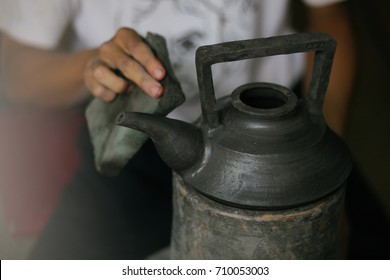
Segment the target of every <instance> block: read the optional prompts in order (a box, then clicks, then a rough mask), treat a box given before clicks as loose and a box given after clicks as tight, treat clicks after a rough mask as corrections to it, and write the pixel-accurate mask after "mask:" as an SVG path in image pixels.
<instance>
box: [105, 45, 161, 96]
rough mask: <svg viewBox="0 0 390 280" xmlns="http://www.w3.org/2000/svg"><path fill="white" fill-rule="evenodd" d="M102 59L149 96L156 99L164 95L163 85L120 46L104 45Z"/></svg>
mask: <svg viewBox="0 0 390 280" xmlns="http://www.w3.org/2000/svg"><path fill="white" fill-rule="evenodd" d="M100 58H101V59H102V60H104V62H105V63H107V64H108V65H109V66H110V67H112V68H116V69H119V70H120V71H121V72H122V74H123V75H124V76H125V77H126V78H127V79H129V80H131V81H132V82H134V83H135V84H136V85H137V86H138V87H140V88H141V89H142V90H143V91H145V92H146V93H147V94H148V95H150V96H152V97H155V98H158V97H160V96H161V95H162V93H163V88H162V86H161V84H160V83H159V82H158V81H156V80H155V79H154V78H152V76H150V74H148V73H147V72H146V70H145V68H144V67H143V66H142V65H141V64H140V63H139V62H138V61H136V60H134V59H133V58H132V57H130V56H129V55H128V54H126V53H125V52H124V51H123V50H122V49H121V48H120V47H119V46H117V45H115V44H112V43H106V44H103V45H102V46H101V48H100Z"/></svg>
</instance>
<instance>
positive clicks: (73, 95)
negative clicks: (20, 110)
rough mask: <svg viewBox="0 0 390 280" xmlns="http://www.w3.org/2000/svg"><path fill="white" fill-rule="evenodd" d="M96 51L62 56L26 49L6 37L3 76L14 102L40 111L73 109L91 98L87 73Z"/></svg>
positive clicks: (55, 53) (3, 48) (11, 99)
mask: <svg viewBox="0 0 390 280" xmlns="http://www.w3.org/2000/svg"><path fill="white" fill-rule="evenodd" d="M94 55H96V50H86V51H81V52H77V53H71V54H68V53H62V52H56V51H47V50H40V49H36V48H31V47H26V46H24V45H22V44H19V43H18V42H16V41H14V40H12V39H10V38H9V37H7V36H5V37H4V38H3V41H2V58H1V60H2V75H3V79H4V87H5V94H6V96H7V98H8V99H9V100H10V101H11V102H15V103H22V104H28V105H34V106H40V107H57V108H58V107H69V106H73V105H77V104H79V103H81V102H83V101H85V100H87V99H88V98H89V96H90V94H89V93H88V91H87V89H86V88H85V86H84V80H83V72H84V69H85V65H86V63H87V61H89V59H90V58H91V57H92V56H94Z"/></svg>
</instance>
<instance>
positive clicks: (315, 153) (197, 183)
mask: <svg viewBox="0 0 390 280" xmlns="http://www.w3.org/2000/svg"><path fill="white" fill-rule="evenodd" d="M335 47H336V43H335V41H334V40H333V39H332V38H330V37H329V36H328V35H327V34H324V33H300V34H293V35H284V36H277V37H271V38H261V39H252V40H244V41H234V42H227V43H221V44H216V45H210V46H202V47H200V48H199V49H198V50H197V52H196V67H197V75H198V85H199V92H200V101H201V106H202V116H201V118H200V120H199V121H198V122H197V123H196V124H190V123H186V122H183V121H179V120H174V119H169V118H165V117H162V116H157V115H152V114H145V113H135V112H131V113H129V112H123V113H121V114H119V116H118V117H117V124H119V125H121V126H126V127H130V128H133V129H136V130H140V131H143V132H145V133H146V134H148V135H149V137H150V138H151V139H152V140H153V142H154V143H155V146H156V148H157V151H158V152H159V154H160V156H161V158H162V159H163V160H164V161H165V162H166V163H167V165H168V166H170V167H171V168H172V170H173V171H174V172H176V173H177V174H179V175H180V176H181V177H182V179H183V181H184V182H185V183H186V184H188V185H190V186H191V187H193V188H194V189H195V190H197V191H199V192H200V193H202V194H204V195H205V196H207V197H209V198H211V199H214V200H216V201H219V202H222V203H225V204H228V205H232V206H235V207H240V208H250V209H282V208H289V207H295V206H299V205H304V204H308V203H311V202H313V201H316V200H319V199H321V198H322V197H324V196H326V195H328V194H330V193H332V192H333V191H335V190H336V189H338V188H339V187H340V186H341V185H342V184H343V183H344V182H345V180H346V179H347V177H348V175H349V172H350V169H351V159H350V155H349V152H348V150H347V148H346V147H345V145H344V143H343V142H342V140H341V139H340V138H339V137H338V136H337V135H336V134H335V133H334V132H332V131H331V130H330V129H329V127H328V126H327V124H326V122H325V120H324V117H323V114H322V107H323V102H324V97H325V94H326V90H327V86H328V81H329V74H330V70H331V66H332V60H333V55H334V52H335ZM309 51H312V52H315V59H314V65H313V73H312V80H311V84H310V87H309V90H308V92H307V94H306V95H305V97H303V98H298V97H297V96H296V94H295V93H294V92H292V91H291V90H290V89H288V88H285V87H283V86H280V85H276V84H270V83H263V82H258V83H250V84H245V85H242V86H240V87H238V88H237V89H235V90H234V91H233V93H231V95H230V96H229V97H227V98H222V99H220V100H218V101H217V100H216V98H215V94H214V86H213V77H212V72H211V65H213V64H215V63H221V62H228V61H237V60H244V59H252V58H260V57H266V56H273V55H281V54H291V53H298V52H309ZM151 172H153V171H151Z"/></svg>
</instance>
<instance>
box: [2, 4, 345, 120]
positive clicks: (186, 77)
mask: <svg viewBox="0 0 390 280" xmlns="http://www.w3.org/2000/svg"><path fill="white" fill-rule="evenodd" d="M306 1H307V2H310V4H311V5H316V3H317V6H318V5H324V4H329V3H334V2H339V1H342V0H306ZM311 2H316V3H311ZM0 5H1V6H0V28H1V30H2V31H3V32H6V33H8V34H9V35H10V36H12V37H14V38H15V39H17V40H19V41H21V42H23V43H27V44H30V45H33V46H35V47H40V48H46V49H55V48H57V47H58V45H59V43H60V41H61V38H62V36H63V34H64V31H65V30H66V28H67V27H68V26H69V25H71V26H72V27H73V30H74V37H73V40H72V48H73V50H79V49H83V48H95V47H98V46H99V45H100V44H102V43H103V42H105V41H107V40H109V39H110V38H112V37H113V35H114V34H115V32H116V30H117V29H118V28H119V27H122V26H126V27H131V28H134V29H135V30H137V31H138V32H139V33H140V34H141V35H145V34H146V32H148V31H151V32H154V33H159V34H161V35H163V36H164V37H165V38H166V40H167V43H168V49H169V52H170V59H171V62H172V64H173V67H174V69H175V73H176V75H177V77H178V78H179V80H180V82H181V84H182V87H183V90H184V92H185V94H186V97H187V100H186V103H185V104H183V105H182V106H181V107H180V108H177V109H176V110H175V111H174V112H173V113H172V114H171V115H170V116H171V117H173V118H179V119H185V120H189V121H192V120H194V119H195V118H196V117H198V116H199V114H200V105H199V97H198V92H197V80H196V69H195V50H196V49H197V47H199V46H201V45H207V44H214V43H220V42H224V41H232V40H241V39H250V38H259V37H270V36H275V35H282V34H288V33H293V32H294V31H293V30H292V29H291V28H290V27H289V22H288V14H287V12H288V11H287V8H288V0H277V1H275V0H262V1H260V0H197V1H193V0H131V1H130V0H35V1H33V0H0ZM303 66H304V61H303V55H302V54H294V55H283V56H275V57H272V58H262V59H257V60H249V61H242V62H232V63H222V64H218V65H214V66H213V78H214V85H215V91H216V95H217V98H218V97H221V96H224V95H229V94H230V93H231V92H232V90H233V89H235V88H236V87H237V86H240V85H242V84H245V83H248V82H252V81H264V82H273V83H277V84H281V85H284V86H287V87H291V86H292V85H293V84H294V82H296V81H297V80H298V79H299V77H300V76H301V73H302V71H303Z"/></svg>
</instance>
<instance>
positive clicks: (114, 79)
mask: <svg viewBox="0 0 390 280" xmlns="http://www.w3.org/2000/svg"><path fill="white" fill-rule="evenodd" d="M93 75H94V78H95V79H96V81H98V82H99V83H100V84H102V85H103V86H104V87H106V88H108V89H110V90H112V91H113V92H116V93H122V92H125V91H126V89H127V87H128V86H129V82H127V81H125V80H124V79H122V78H120V77H118V76H117V75H116V74H115V73H114V72H113V71H112V70H111V69H109V68H108V67H106V66H105V65H103V64H101V65H99V66H97V67H96V68H95V69H94V70H93Z"/></svg>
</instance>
